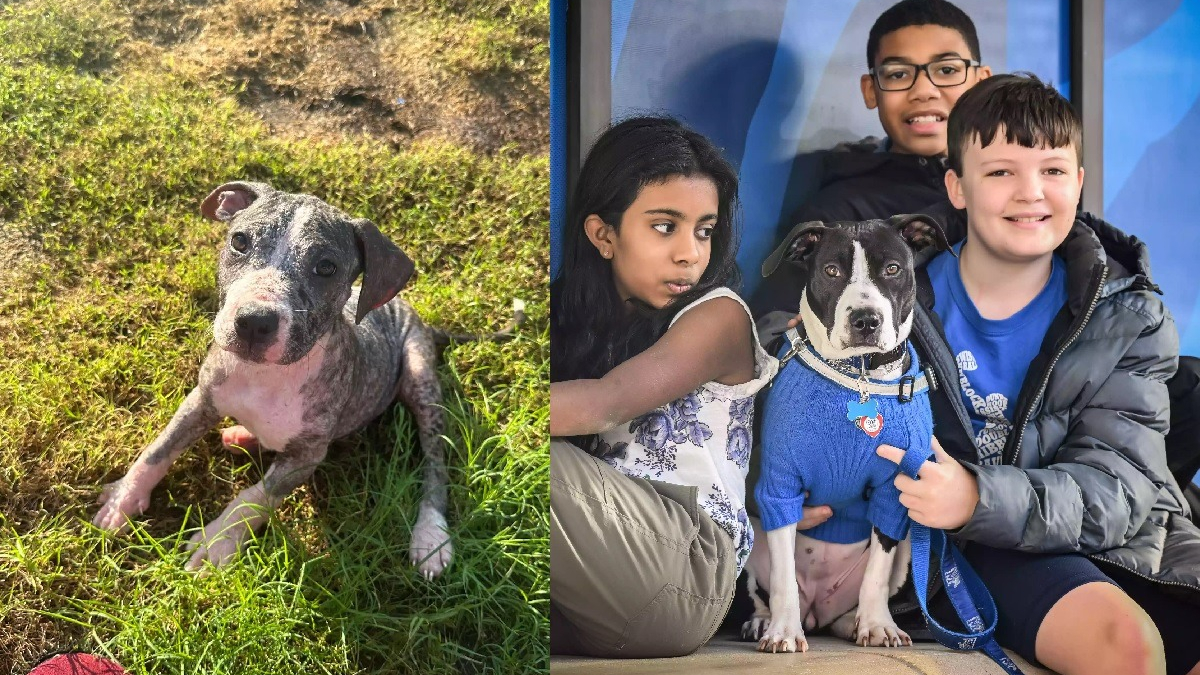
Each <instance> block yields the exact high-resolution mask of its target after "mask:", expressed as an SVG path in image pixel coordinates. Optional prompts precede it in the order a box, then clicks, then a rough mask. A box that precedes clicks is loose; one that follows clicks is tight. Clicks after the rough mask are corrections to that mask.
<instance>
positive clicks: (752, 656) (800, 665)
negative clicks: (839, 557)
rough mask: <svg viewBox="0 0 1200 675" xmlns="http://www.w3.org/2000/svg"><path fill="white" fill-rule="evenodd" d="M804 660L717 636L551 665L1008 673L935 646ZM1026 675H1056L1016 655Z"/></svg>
mask: <svg viewBox="0 0 1200 675" xmlns="http://www.w3.org/2000/svg"><path fill="white" fill-rule="evenodd" d="M808 646H809V650H808V651H807V652H805V653H803V654H760V653H759V652H758V651H757V650H756V649H755V647H756V645H755V644H754V643H753V642H740V641H737V640H735V639H734V637H733V636H731V635H717V636H716V637H715V638H713V640H712V641H710V642H709V643H708V644H707V645H705V646H704V647H702V648H701V649H700V651H698V652H696V653H695V654H692V655H690V656H684V657H680V658H675V659H622V660H613V659H590V658H581V657H573V656H555V657H552V658H551V659H550V672H551V673H553V675H607V674H609V673H612V674H614V675H666V674H668V673H678V674H680V675H704V674H706V673H760V674H762V675H771V674H774V673H779V674H783V673H787V674H788V675H810V674H811V675H893V674H895V675H900V674H904V675H913V674H914V673H920V674H922V675H976V674H977V673H978V674H981V675H982V674H988V673H996V674H997V675H1002V674H1003V673H1004V669H1003V668H1001V667H1000V666H998V665H996V664H995V663H993V662H992V660H991V659H989V658H988V657H986V656H984V655H983V654H982V653H978V652H956V651H952V650H949V649H946V648H945V647H942V646H941V645H939V644H937V643H936V642H918V643H916V644H914V645H913V646H912V647H896V648H893V649H885V648H882V647H858V646H856V645H853V644H851V643H849V642H846V641H845V640H841V639H838V638H835V637H829V636H811V637H809V638H808ZM1010 656H1012V658H1013V660H1014V661H1016V662H1017V665H1018V666H1020V668H1021V670H1022V671H1024V672H1025V673H1026V675H1053V673H1052V672H1051V671H1049V670H1045V669H1043V668H1038V667H1035V666H1032V665H1030V664H1029V663H1028V662H1027V661H1025V660H1024V659H1022V658H1020V657H1019V656H1016V655H1015V654H1011V653H1010Z"/></svg>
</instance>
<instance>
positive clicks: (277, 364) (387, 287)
mask: <svg viewBox="0 0 1200 675" xmlns="http://www.w3.org/2000/svg"><path fill="white" fill-rule="evenodd" d="M200 210H201V212H202V213H203V215H204V216H205V217H207V218H209V219H212V220H216V221H220V222H224V223H228V226H229V231H228V233H227V234H226V237H225V243H224V245H223V247H222V251H221V258H220V262H219V266H218V286H219V289H220V303H221V306H220V310H219V311H218V312H217V315H216V318H215V320H214V321H213V344H212V347H211V348H210V349H209V352H208V356H207V357H206V358H205V360H204V363H203V365H202V366H201V368H200V377H199V383H198V384H197V386H196V388H195V389H194V390H192V392H191V393H190V394H188V396H187V398H186V399H185V400H184V401H183V403H182V404H181V405H180V407H179V409H178V411H176V413H175V416H174V417H173V418H172V419H171V421H170V423H169V424H168V425H167V427H166V429H165V430H163V432H162V433H161V434H159V436H158V437H157V438H156V439H155V440H154V441H153V442H152V443H151V444H150V445H148V446H147V447H146V448H145V449H144V450H143V451H142V452H141V454H140V455H139V456H138V458H137V460H136V461H135V462H134V463H133V466H132V467H131V468H130V469H129V471H128V473H126V474H125V476H124V477H123V478H121V479H120V480H118V481H116V482H114V483H111V484H109V485H107V486H106V487H105V488H104V490H103V492H102V494H101V495H100V499H99V501H100V503H101V504H102V506H101V508H100V510H99V512H98V513H97V514H96V517H95V519H94V521H93V522H94V523H95V524H96V525H97V526H98V527H101V528H104V529H107V530H112V531H119V530H122V529H124V528H125V527H126V526H127V524H128V521H129V519H130V518H132V517H135V516H137V515H139V514H141V513H142V512H143V511H144V510H145V509H146V507H147V506H148V505H149V503H150V492H151V490H153V488H154V486H155V485H157V484H158V482H159V481H161V480H162V479H163V477H164V476H166V474H167V470H168V468H169V467H170V465H171V463H172V462H173V461H174V460H175V459H176V458H177V457H179V455H180V454H181V453H182V452H183V451H184V450H185V449H187V447H188V446H190V445H191V444H192V443H194V442H195V441H197V440H199V438H200V437H201V436H202V435H203V434H204V433H205V432H207V431H208V430H209V429H211V428H213V427H214V426H216V425H217V424H218V423H219V422H220V421H221V420H222V419H223V418H224V417H227V416H228V417H234V418H236V419H237V420H238V422H239V424H240V426H238V427H234V428H232V429H227V430H226V433H225V440H226V442H227V443H228V442H230V441H231V439H232V440H234V441H236V442H237V443H238V444H239V445H254V446H258V447H261V448H262V449H264V450H269V451H273V452H275V453H277V454H276V457H275V459H274V461H273V462H272V464H271V466H270V468H268V469H267V471H266V473H265V475H264V476H263V478H262V480H261V481H259V482H258V483H257V484H255V485H253V486H251V487H249V488H247V489H245V490H243V491H242V492H241V493H240V494H238V495H237V497H236V498H235V499H234V500H233V501H232V502H231V503H230V504H229V505H228V506H227V507H226V508H225V510H224V512H223V513H221V515H220V516H218V517H217V518H216V519H215V520H213V521H212V522H210V523H209V524H208V525H207V526H206V527H205V528H204V529H203V530H202V531H200V532H198V533H197V534H196V536H195V537H193V538H192V540H191V544H190V545H191V547H192V549H193V551H194V552H193V555H192V557H191V559H190V560H189V561H188V563H187V567H188V569H191V570H197V569H200V568H201V567H202V566H204V564H205V563H212V564H214V565H217V566H220V565H223V564H225V563H226V562H227V561H228V560H229V559H230V558H232V557H233V556H234V555H235V554H236V553H237V552H238V551H239V550H240V549H241V547H242V546H243V544H244V543H245V542H246V541H247V539H248V538H249V537H250V535H251V534H252V533H253V532H254V531H256V530H258V529H259V528H260V527H261V526H262V525H263V524H264V523H265V522H266V520H267V518H268V517H269V514H270V513H271V511H272V510H274V509H275V508H278V506H279V505H280V504H281V503H282V502H283V500H284V498H285V497H287V495H288V494H289V493H291V492H292V490H294V489H295V488H296V487H297V486H298V485H300V484H301V483H303V482H304V481H306V480H308V478H309V477H310V476H312V474H313V470H314V469H315V468H316V467H317V465H318V464H319V463H320V462H321V461H322V460H323V459H324V458H325V453H326V451H327V450H328V448H329V443H330V441H332V440H333V439H335V438H339V437H342V436H346V435H348V434H350V433H353V432H355V431H357V430H359V429H361V428H362V427H363V426H365V425H366V424H367V423H368V422H370V421H371V420H373V419H375V418H376V417H378V416H379V415H380V414H382V413H383V412H384V411H385V410H387V409H388V408H389V407H391V405H392V404H393V403H394V402H395V401H396V400H397V399H399V400H400V401H402V402H403V403H404V404H405V405H406V406H407V407H408V408H409V410H410V411H411V412H412V414H413V416H414V417H415V419H416V425H417V429H418V435H419V437H420V443H421V449H422V451H423V453H424V459H425V473H424V496H423V498H422V500H421V504H420V508H419V513H418V516H417V521H416V526H415V527H414V528H413V532H412V542H411V547H410V554H411V557H412V561H413V564H415V565H417V567H418V569H419V571H420V573H421V574H422V575H423V576H425V577H426V578H429V579H432V578H433V577H435V576H437V575H438V574H440V573H441V572H442V570H443V569H445V567H446V566H447V565H448V564H449V563H450V559H451V543H450V535H449V533H448V532H447V524H446V515H445V514H446V466H445V459H444V457H445V447H444V440H443V433H444V431H445V420H444V416H443V411H442V395H441V388H440V386H439V384H438V377H437V372H436V362H437V349H436V345H435V343H436V342H439V340H438V338H439V336H440V337H442V338H445V337H447V336H446V335H445V334H444V333H441V332H440V331H436V330H435V329H431V328H429V327H427V326H426V325H425V324H424V323H423V322H422V321H421V319H420V318H419V317H418V316H417V314H416V312H414V311H413V309H412V307H410V306H409V305H408V304H407V303H405V302H404V301H403V300H401V299H400V298H398V297H396V294H397V293H398V292H399V291H400V289H401V288H403V287H404V285H405V283H406V282H407V281H408V279H409V277H410V276H411V275H412V273H413V263H412V261H411V260H410V259H409V258H408V256H406V255H405V254H404V253H403V252H402V251H401V250H400V249H399V248H397V247H396V245H395V244H393V243H392V242H391V241H389V240H388V239H387V238H386V237H384V236H383V234H381V233H380V231H379V229H378V228H376V227H375V225H374V224H373V223H371V222H370V221H368V220H365V219H362V218H353V217H351V216H348V215H346V214H345V213H342V212H341V211H339V210H337V209H335V208H333V207H332V206H330V205H329V204H326V203H325V202H323V201H321V200H320V199H318V198H316V197H314V196H311V195H299V194H288V193H285V192H281V191H278V190H275V189H273V188H271V187H270V186H269V185H266V184H263V183H247V182H236V183H227V184H225V185H222V186H220V187H218V188H217V189H215V190H213V191H212V193H211V194H209V195H208V197H207V198H205V200H204V202H203V204H202V205H201V207H200ZM360 275H361V276H362V279H363V282H362V286H361V288H358V287H352V285H351V284H352V282H354V281H355V279H357V278H358V277H359V276H360Z"/></svg>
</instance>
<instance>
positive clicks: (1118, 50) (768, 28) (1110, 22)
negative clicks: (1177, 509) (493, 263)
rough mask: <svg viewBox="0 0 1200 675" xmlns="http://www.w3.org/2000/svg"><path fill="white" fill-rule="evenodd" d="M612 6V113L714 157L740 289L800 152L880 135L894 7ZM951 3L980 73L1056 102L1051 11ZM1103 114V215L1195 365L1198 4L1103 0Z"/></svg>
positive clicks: (1064, 55) (788, 192)
mask: <svg viewBox="0 0 1200 675" xmlns="http://www.w3.org/2000/svg"><path fill="white" fill-rule="evenodd" d="M611 1H612V27H611V37H612V63H611V74H612V83H613V109H612V114H613V117H614V118H620V117H623V116H628V115H630V114H635V113H639V112H668V113H671V114H673V115H676V116H678V117H680V118H682V119H683V120H685V121H686V122H688V123H689V124H691V125H692V126H694V127H696V128H697V129H699V130H700V131H702V132H704V133H705V134H707V135H709V136H710V137H711V138H713V139H714V140H715V141H716V142H717V143H718V144H719V145H721V146H722V147H723V148H724V149H725V152H726V153H727V156H728V157H729V159H730V160H731V161H732V162H733V163H734V164H735V166H737V167H738V169H739V173H740V176H741V180H742V197H743V209H744V213H743V215H744V223H745V233H744V235H743V240H742V249H741V252H740V255H739V263H740V264H741V266H742V269H743V270H745V271H746V272H747V273H746V274H745V275H744V276H745V288H744V289H743V290H744V292H746V293H747V294H748V293H749V291H750V290H752V288H753V286H754V285H755V284H756V283H757V280H758V279H757V276H758V275H757V273H756V271H757V269H758V267H759V265H760V263H761V261H762V259H763V258H764V257H765V256H766V254H767V253H768V252H769V251H770V249H771V246H772V244H773V243H774V242H773V238H774V234H775V230H776V226H777V224H778V222H779V220H780V219H781V217H784V216H786V215H787V214H789V213H791V211H793V210H794V209H795V208H796V206H798V204H799V203H800V202H801V201H802V200H803V199H804V198H805V197H806V196H807V195H808V194H809V193H810V192H811V189H812V187H813V186H812V180H813V179H814V172H813V169H814V166H813V164H812V159H811V157H808V156H807V155H806V153H809V152H812V151H815V150H819V149H824V148H828V147H831V146H833V145H834V144H836V143H838V142H841V141H846V140H854V139H858V138H862V137H864V136H869V135H876V136H878V135H880V134H881V133H882V129H881V128H880V126H879V121H878V118H877V116H876V114H875V112H874V111H869V110H867V109H866V108H865V107H863V104H862V97H861V95H860V94H859V90H858V78H859V75H861V74H862V73H863V72H865V69H866V53H865V52H866V40H867V31H868V30H869V28H870V26H871V24H872V23H873V22H874V20H875V18H876V17H877V16H878V15H879V14H880V13H881V12H882V11H883V10H884V9H886V8H887V7H889V6H890V5H891V4H892V3H893V2H894V0H858V1H857V2H836V3H832V2H823V1H821V0H705V1H704V2H699V1H698V0H611ZM957 4H959V6H961V7H962V8H963V9H964V10H965V11H966V12H967V13H968V14H970V15H971V17H972V18H973V19H974V21H975V23H976V26H977V27H978V29H979V34H980V43H981V45H980V49H981V51H982V52H983V54H982V57H983V60H984V62H985V63H987V64H988V65H990V66H992V68H993V70H994V71H995V72H1011V71H1016V70H1027V71H1032V72H1034V73H1036V74H1037V75H1038V76H1039V77H1041V78H1043V79H1046V80H1049V81H1051V82H1054V83H1055V84H1056V85H1057V86H1058V87H1059V89H1060V90H1061V91H1063V93H1064V94H1068V95H1069V91H1070V83H1069V82H1068V76H1069V63H1068V59H1069V54H1068V36H1067V2H1066V0H1050V1H1047V0H1006V1H998V0H961V1H960V2H958V3H957ZM1104 105H1105V110H1104V119H1105V141H1104V143H1105V152H1104V173H1105V176H1104V181H1105V183H1104V204H1105V216H1106V217H1107V218H1108V219H1109V220H1111V221H1112V222H1113V223H1114V224H1116V225H1117V226H1119V227H1121V228H1122V229H1125V230H1127V231H1129V232H1131V233H1133V234H1136V235H1137V236H1139V237H1141V238H1142V239H1144V240H1146V241H1147V242H1148V243H1149V245H1150V250H1151V254H1152V262H1153V264H1154V276H1155V279H1156V281H1158V283H1159V284H1160V285H1161V286H1162V287H1163V289H1164V291H1166V301H1167V304H1168V305H1169V306H1170V308H1171V310H1172V312H1173V313H1174V314H1175V317H1176V321H1177V322H1178V325H1179V329H1180V337H1181V339H1182V342H1183V350H1182V351H1183V352H1184V353H1190V354H1200V293H1198V292H1197V284H1196V283H1195V282H1194V281H1190V280H1189V277H1188V275H1186V273H1185V272H1186V271H1187V270H1188V267H1189V266H1190V265H1194V264H1195V263H1194V262H1193V261H1194V260H1195V259H1196V257H1197V254H1198V253H1200V228H1197V226H1195V225H1194V224H1193V222H1192V221H1193V218H1194V217H1195V215H1194V214H1196V213H1197V212H1198V211H1200V208H1198V207H1200V204H1198V203H1197V200H1198V198H1197V197H1196V196H1195V195H1196V189H1195V188H1194V187H1193V183H1194V182H1195V178H1196V171H1195V169H1194V168H1193V167H1194V166H1195V162H1194V161H1193V160H1192V158H1193V157H1196V156H1197V154H1198V151H1200V0H1107V1H1106V17H1105V99H1104ZM557 259H558V258H557V251H552V254H551V262H552V268H555V266H556V265H557ZM553 272H554V270H553V269H552V273H553ZM1193 317H1195V320H1193Z"/></svg>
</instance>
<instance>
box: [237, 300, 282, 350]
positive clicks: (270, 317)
mask: <svg viewBox="0 0 1200 675" xmlns="http://www.w3.org/2000/svg"><path fill="white" fill-rule="evenodd" d="M233 323H234V328H235V330H236V331H237V336H238V337H239V338H241V339H242V340H245V341H246V343H247V344H256V343H262V342H269V341H270V340H271V339H272V338H274V337H275V332H276V331H277V330H279V314H278V313H276V312H273V311H271V310H269V309H264V308H261V307H241V308H239V309H238V312H237V318H236V319H234V322H233Z"/></svg>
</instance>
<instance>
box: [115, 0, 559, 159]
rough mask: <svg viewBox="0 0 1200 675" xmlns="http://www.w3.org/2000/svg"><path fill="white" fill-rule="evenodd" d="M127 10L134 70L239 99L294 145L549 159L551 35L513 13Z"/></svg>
mask: <svg viewBox="0 0 1200 675" xmlns="http://www.w3.org/2000/svg"><path fill="white" fill-rule="evenodd" d="M410 4H411V5H412V6H410ZM467 4H470V3H467ZM122 5H123V6H124V7H125V9H126V10H127V11H128V12H129V14H130V17H131V20H132V26H133V33H134V35H133V39H132V40H131V41H130V42H128V43H126V44H125V46H124V48H123V49H122V53H123V58H122V59H121V60H122V61H123V62H124V63H125V64H126V65H127V66H131V67H150V68H166V69H169V70H171V71H174V72H176V73H177V74H181V75H184V76H185V77H188V78H195V79H197V80H201V81H216V82H220V83H222V84H225V85H228V86H229V87H231V88H233V89H234V90H236V91H239V92H240V93H239V100H240V101H241V102H242V104H243V105H245V106H247V107H248V108H250V109H251V110H253V111H255V112H256V113H257V114H258V115H259V116H260V117H261V118H262V119H263V120H264V121H265V122H266V123H267V125H269V127H270V128H271V130H272V131H273V132H275V133H277V134H280V135H283V136H290V137H296V138H314V137H316V138H320V137H326V136H333V137H337V138H338V139H344V138H347V137H354V136H366V137H369V138H374V139H378V140H381V141H383V142H386V143H389V144H391V145H392V146H393V147H403V146H406V145H408V144H410V143H412V142H413V141H416V140H419V139H426V138H440V139H449V140H452V141H454V142H457V143H460V144H463V145H466V146H468V147H470V148H472V149H474V150H476V151H480V152H485V153H492V152H495V151H496V150H498V149H499V148H501V147H504V146H506V145H513V146H516V147H517V148H519V149H520V150H521V151H523V152H527V153H544V152H546V150H547V148H548V145H549V143H548V139H549V75H548V47H547V45H548V41H549V26H548V25H541V23H544V22H539V21H531V20H529V19H528V18H527V17H520V16H514V15H512V14H511V12H510V10H506V9H505V8H504V6H503V5H498V6H497V8H496V9H493V10H489V9H487V8H486V7H485V8H482V9H479V8H476V9H474V10H473V11H469V12H467V13H466V14H464V15H462V16H456V15H452V14H449V13H448V10H436V11H435V10H431V9H427V8H422V7H421V6H420V5H418V4H417V3H409V2H406V1H405V0H224V1H222V2H205V1H204V0H124V1H123V2H122ZM119 67H120V66H119Z"/></svg>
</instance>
